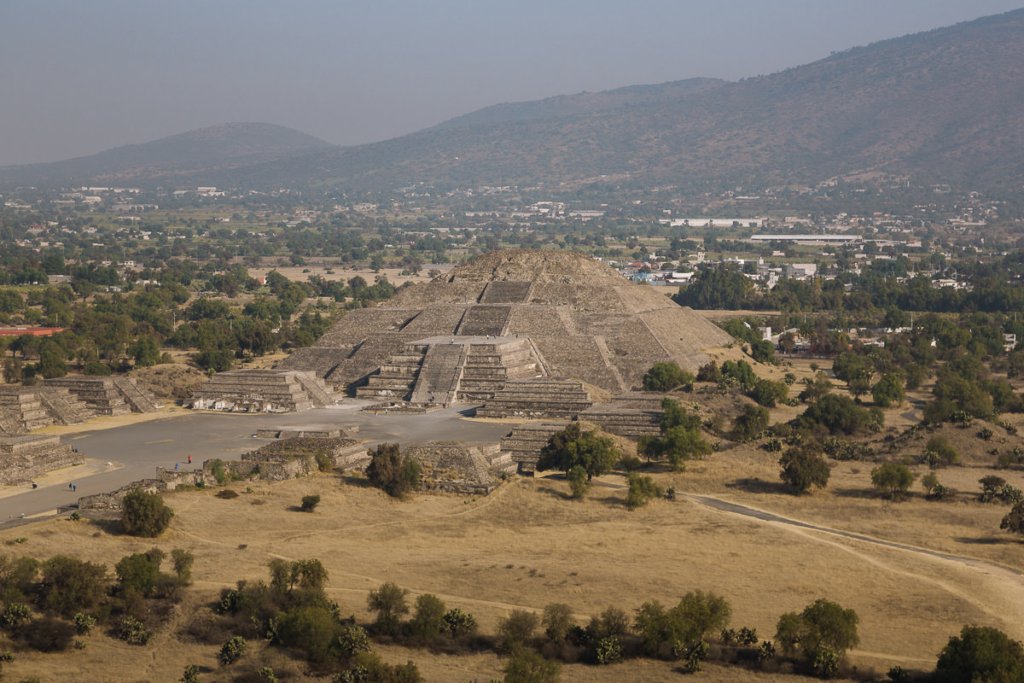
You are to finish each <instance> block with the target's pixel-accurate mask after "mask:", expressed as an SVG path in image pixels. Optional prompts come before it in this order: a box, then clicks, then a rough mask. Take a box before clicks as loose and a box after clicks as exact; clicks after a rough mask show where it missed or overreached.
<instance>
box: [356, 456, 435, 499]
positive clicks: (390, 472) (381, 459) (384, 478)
mask: <svg viewBox="0 0 1024 683" xmlns="http://www.w3.org/2000/svg"><path fill="white" fill-rule="evenodd" d="M369 455H370V464H369V465H367V466H366V477H367V479H369V480H370V483H371V484H373V485H374V486H376V487H377V488H379V489H383V490H384V491H385V492H387V494H388V495H389V496H393V497H395V498H404V497H405V496H406V495H408V494H409V493H411V492H412V491H416V490H418V489H419V488H420V476H421V472H422V467H421V466H420V463H419V461H418V460H416V459H415V458H410V457H409V456H404V457H403V456H402V454H401V452H400V451H399V448H398V444H396V443H382V444H380V445H379V446H377V448H376V449H370V451H369Z"/></svg>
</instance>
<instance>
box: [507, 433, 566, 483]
mask: <svg viewBox="0 0 1024 683" xmlns="http://www.w3.org/2000/svg"><path fill="white" fill-rule="evenodd" d="M568 425H569V421H568V420H566V421H564V422H534V423H528V424H522V425H519V426H517V427H515V428H514V429H513V430H512V431H511V432H509V433H508V435H507V436H504V437H502V439H501V452H502V453H503V454H505V455H507V456H508V457H509V459H510V460H511V461H512V462H514V463H516V467H517V471H518V472H519V474H526V475H532V474H533V472H534V470H536V469H537V461H538V460H539V459H540V452H541V450H542V449H543V448H544V446H546V445H547V444H548V441H549V440H550V439H551V437H552V436H553V435H555V434H557V433H558V432H560V431H562V430H564V429H565V428H566V427H567V426H568Z"/></svg>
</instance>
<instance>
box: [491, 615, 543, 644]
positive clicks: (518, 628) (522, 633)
mask: <svg viewBox="0 0 1024 683" xmlns="http://www.w3.org/2000/svg"><path fill="white" fill-rule="evenodd" d="M539 623H540V619H538V618H537V615H536V614H534V613H533V612H527V611H526V610H521V609H514V610H512V611H511V612H510V613H509V615H508V616H507V617H504V618H502V619H500V620H499V621H498V639H499V641H500V642H501V644H502V647H504V648H505V649H506V650H512V649H514V648H515V647H516V646H519V645H523V644H525V643H526V642H527V641H528V640H530V638H532V637H533V633H534V631H536V630H537V626H538V625H539Z"/></svg>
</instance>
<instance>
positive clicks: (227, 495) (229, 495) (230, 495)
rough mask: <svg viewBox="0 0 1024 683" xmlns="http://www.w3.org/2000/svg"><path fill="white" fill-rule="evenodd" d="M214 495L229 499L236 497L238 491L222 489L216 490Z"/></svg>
mask: <svg viewBox="0 0 1024 683" xmlns="http://www.w3.org/2000/svg"><path fill="white" fill-rule="evenodd" d="M216 496H217V497H218V498H220V499H222V500H231V499H232V498H238V491H232V490H231V489H224V490H223V491H217V493H216Z"/></svg>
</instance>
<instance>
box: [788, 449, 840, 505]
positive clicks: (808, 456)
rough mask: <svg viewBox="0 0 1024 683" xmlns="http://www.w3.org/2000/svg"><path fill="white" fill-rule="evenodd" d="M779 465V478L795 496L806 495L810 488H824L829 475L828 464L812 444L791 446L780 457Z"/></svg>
mask: <svg viewBox="0 0 1024 683" xmlns="http://www.w3.org/2000/svg"><path fill="white" fill-rule="evenodd" d="M779 464H780V465H781V466H782V471H781V472H779V478H781V479H782V481H784V482H785V483H786V484H788V485H789V486H790V488H792V489H793V492H794V493H797V494H802V493H807V492H808V491H809V490H810V489H811V487H812V486H817V487H818V488H824V487H825V486H826V485H827V484H828V478H829V475H830V474H831V471H830V470H829V466H828V462H826V460H825V458H824V457H822V455H821V451H820V450H818V448H817V447H816V446H815V445H812V444H804V445H801V446H793V447H792V448H790V449H789V450H787V451H786V452H785V453H784V454H783V455H782V457H781V458H780V459H779Z"/></svg>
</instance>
